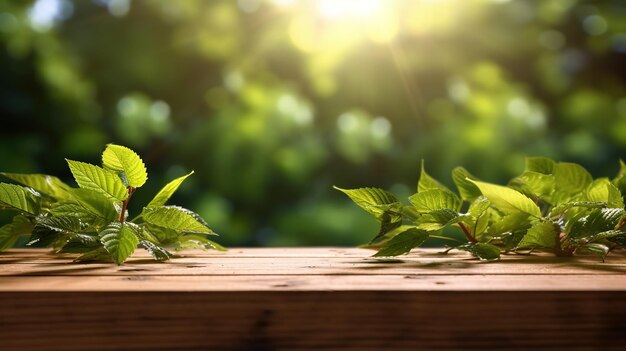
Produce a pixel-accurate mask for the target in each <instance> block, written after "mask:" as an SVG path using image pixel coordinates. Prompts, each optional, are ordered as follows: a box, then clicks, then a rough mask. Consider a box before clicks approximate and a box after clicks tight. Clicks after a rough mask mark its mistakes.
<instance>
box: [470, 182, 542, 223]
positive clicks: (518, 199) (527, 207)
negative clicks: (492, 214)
mask: <svg viewBox="0 0 626 351" xmlns="http://www.w3.org/2000/svg"><path fill="white" fill-rule="evenodd" d="M470 181H471V182H472V183H474V184H476V186H477V187H478V188H479V189H480V191H481V192H482V194H483V195H484V196H485V197H486V198H487V199H489V201H490V202H491V203H492V204H493V205H494V206H495V207H496V208H498V209H499V210H500V211H502V212H504V213H506V214H509V213H515V212H524V213H527V214H529V215H531V216H534V217H541V210H540V209H539V206H537V204H535V203H534V202H533V201H532V200H531V199H529V198H528V197H526V196H525V195H523V194H522V193H520V192H518V191H515V190H513V189H510V188H507V187H504V186H500V185H495V184H489V183H483V182H479V181H475V180H470Z"/></svg>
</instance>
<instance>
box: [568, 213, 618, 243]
mask: <svg viewBox="0 0 626 351" xmlns="http://www.w3.org/2000/svg"><path fill="white" fill-rule="evenodd" d="M625 215H626V211H624V209H622V208H602V209H594V210H593V211H591V212H590V213H589V214H588V215H587V216H584V217H581V218H579V219H578V220H577V221H576V222H575V223H574V224H573V225H572V226H571V229H570V231H569V236H570V237H571V238H572V239H580V238H585V237H588V236H592V235H594V234H597V233H601V232H605V231H609V230H613V229H615V227H616V226H617V224H618V223H619V222H620V220H621V219H622V218H623V217H624V216H625Z"/></svg>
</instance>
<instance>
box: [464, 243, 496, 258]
mask: <svg viewBox="0 0 626 351" xmlns="http://www.w3.org/2000/svg"><path fill="white" fill-rule="evenodd" d="M456 249H458V250H463V251H468V252H470V253H471V254H472V255H474V256H475V257H478V259H480V260H481V261H494V260H497V259H499V258H500V249H499V248H498V247H497V246H495V245H492V244H488V243H467V244H463V245H461V246H457V247H456Z"/></svg>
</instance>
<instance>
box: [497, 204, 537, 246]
mask: <svg viewBox="0 0 626 351" xmlns="http://www.w3.org/2000/svg"><path fill="white" fill-rule="evenodd" d="M530 218H532V217H529V215H528V214H526V213H523V212H516V213H511V214H509V215H506V216H504V217H502V218H500V219H499V220H497V221H495V222H494V223H493V224H492V225H491V227H490V228H489V229H488V234H489V236H490V237H492V238H498V239H500V240H501V241H502V243H503V244H504V247H505V248H506V249H507V250H510V249H513V248H515V247H516V246H517V245H518V244H519V242H520V241H521V240H522V238H523V237H524V236H525V235H526V233H527V231H528V229H530V227H531V225H532V224H531V221H530Z"/></svg>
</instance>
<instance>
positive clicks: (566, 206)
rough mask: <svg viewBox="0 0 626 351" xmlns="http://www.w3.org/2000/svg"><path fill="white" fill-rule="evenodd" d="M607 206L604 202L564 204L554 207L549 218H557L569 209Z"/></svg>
mask: <svg viewBox="0 0 626 351" xmlns="http://www.w3.org/2000/svg"><path fill="white" fill-rule="evenodd" d="M606 206H607V204H606V203H605V202H589V201H574V202H566V203H563V204H560V205H558V206H554V207H553V208H552V210H551V211H550V217H554V216H558V215H561V214H563V213H564V212H566V211H567V210H569V209H571V208H576V207H581V208H604V207H606Z"/></svg>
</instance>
